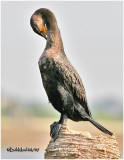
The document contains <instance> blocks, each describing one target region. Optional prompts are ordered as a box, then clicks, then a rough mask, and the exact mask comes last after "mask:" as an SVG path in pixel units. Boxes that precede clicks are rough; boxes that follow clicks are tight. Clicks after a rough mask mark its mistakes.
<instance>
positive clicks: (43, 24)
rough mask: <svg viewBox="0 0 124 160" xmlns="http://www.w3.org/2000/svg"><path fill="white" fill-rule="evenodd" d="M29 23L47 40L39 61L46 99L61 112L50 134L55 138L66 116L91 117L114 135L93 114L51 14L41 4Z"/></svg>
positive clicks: (83, 119) (96, 123) (84, 119)
mask: <svg viewBox="0 0 124 160" xmlns="http://www.w3.org/2000/svg"><path fill="white" fill-rule="evenodd" d="M30 24H31V27H32V29H33V30H34V32H36V33H37V34H39V35H40V36H42V37H44V38H45V39H46V40H47V42H46V47H45V50H44V52H43V53H42V55H41V57H40V58H39V61H38V64H39V69H40V73H41V77H42V82H43V86H44V88H45V91H46V93H47V96H48V99H49V102H50V103H51V104H52V105H53V107H54V108H55V109H56V110H57V111H59V112H60V113H61V117H60V120H59V121H58V122H54V123H53V124H51V125H50V135H51V137H52V138H53V139H54V141H55V140H56V138H57V136H58V132H59V130H60V128H61V125H62V124H63V123H64V122H65V121H66V119H67V118H69V119H71V120H73V121H90V122H91V123H92V124H93V125H94V126H96V127H97V128H98V129H99V130H101V131H102V132H104V133H106V134H109V135H113V133H112V132H110V131H109V130H107V129H106V128H104V127H103V126H102V125H101V124H99V123H98V122H96V121H95V120H94V119H93V118H92V115H91V112H90V109H89V106H88V102H87V98H86V92H85V89H84V86H83V83H82V80H81V78H80V76H79V74H78V73H77V71H76V70H75V68H74V67H73V66H72V65H71V63H70V61H69V60H68V59H67V57H66V55H65V52H64V48H63V43H62V39H61V35H60V31H59V28H58V25H57V21H56V18H55V16H54V14H53V13H52V12H51V11H50V10H48V9H46V8H40V9H38V10H36V11H35V12H34V14H33V15H32V16H31V19H30Z"/></svg>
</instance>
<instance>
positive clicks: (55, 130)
mask: <svg viewBox="0 0 124 160" xmlns="http://www.w3.org/2000/svg"><path fill="white" fill-rule="evenodd" d="M60 128H61V124H60V123H59V121H58V122H54V123H53V124H51V125H50V136H51V137H52V138H53V140H54V141H55V140H56V138H57V136H58V133H59V130H60Z"/></svg>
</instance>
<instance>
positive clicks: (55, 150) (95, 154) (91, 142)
mask: <svg viewBox="0 0 124 160" xmlns="http://www.w3.org/2000/svg"><path fill="white" fill-rule="evenodd" d="M44 156H45V159H120V153H119V148H118V142H117V140H116V137H115V136H109V135H99V136H94V135H91V134H90V133H89V132H75V131H72V130H69V128H68V127H67V125H66V124H63V125H62V127H61V129H60V131H59V135H58V138H57V139H56V141H55V142H54V141H53V139H51V140H50V142H49V144H48V146H47V148H46V150H45V155H44Z"/></svg>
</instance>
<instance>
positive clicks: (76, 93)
mask: <svg viewBox="0 0 124 160" xmlns="http://www.w3.org/2000/svg"><path fill="white" fill-rule="evenodd" d="M54 73H55V74H56V76H57V79H58V80H59V82H60V83H61V85H62V86H63V87H64V88H65V89H66V90H67V91H68V92H69V93H71V94H72V95H73V98H74V99H75V100H76V101H77V102H78V103H79V104H81V106H83V107H84V109H85V111H86V112H87V114H88V115H89V116H91V112H90V109H89V107H88V103H87V98H86V93H85V88H84V86H83V83H82V80H81V78H80V76H79V74H78V73H77V71H76V70H75V68H74V67H73V66H72V65H71V63H70V62H69V61H68V60H67V59H65V60H63V61H62V62H61V61H59V63H57V62H56V64H55V67H54Z"/></svg>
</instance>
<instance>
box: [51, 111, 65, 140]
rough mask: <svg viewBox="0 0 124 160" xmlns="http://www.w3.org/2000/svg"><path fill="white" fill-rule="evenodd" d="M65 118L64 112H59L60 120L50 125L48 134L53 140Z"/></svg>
mask: <svg viewBox="0 0 124 160" xmlns="http://www.w3.org/2000/svg"><path fill="white" fill-rule="evenodd" d="M66 120H67V116H66V114H61V117H60V120H59V121H58V122H54V123H53V124H51V125H50V136H51V137H52V138H53V139H54V141H55V140H56V138H57V136H58V133H59V130H60V128H61V125H62V124H64V123H65V122H66Z"/></svg>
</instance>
